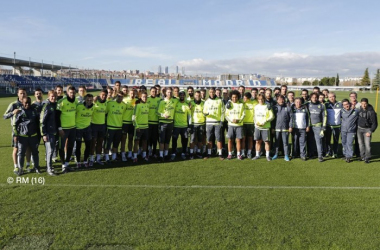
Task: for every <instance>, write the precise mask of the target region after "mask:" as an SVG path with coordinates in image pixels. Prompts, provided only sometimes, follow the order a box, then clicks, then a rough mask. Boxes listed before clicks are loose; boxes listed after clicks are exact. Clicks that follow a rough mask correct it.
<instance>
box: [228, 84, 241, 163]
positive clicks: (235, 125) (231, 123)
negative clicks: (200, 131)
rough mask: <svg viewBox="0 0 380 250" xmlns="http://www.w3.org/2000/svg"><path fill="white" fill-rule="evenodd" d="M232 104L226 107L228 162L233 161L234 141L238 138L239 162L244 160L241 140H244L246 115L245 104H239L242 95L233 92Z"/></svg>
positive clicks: (235, 91)
mask: <svg viewBox="0 0 380 250" xmlns="http://www.w3.org/2000/svg"><path fill="white" fill-rule="evenodd" d="M230 96H231V97H230V98H231V101H232V102H229V103H228V104H227V105H226V119H227V121H228V132H227V133H228V157H227V159H228V160H231V159H232V148H233V140H234V139H235V138H236V152H237V158H238V160H243V157H242V156H241V154H240V150H241V139H243V134H244V131H243V119H244V115H245V111H244V103H239V99H240V93H239V92H238V91H237V90H234V91H231V94H230Z"/></svg>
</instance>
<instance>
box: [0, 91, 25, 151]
mask: <svg viewBox="0 0 380 250" xmlns="http://www.w3.org/2000/svg"><path fill="white" fill-rule="evenodd" d="M21 107H22V103H21V102H20V101H19V99H18V98H17V100H16V101H14V102H12V103H11V104H9V106H8V108H7V110H6V111H5V113H4V115H3V118H4V119H9V118H10V119H11V126H13V119H14V117H13V111H14V110H15V109H21ZM12 147H14V148H17V143H15V139H14V135H13V130H12Z"/></svg>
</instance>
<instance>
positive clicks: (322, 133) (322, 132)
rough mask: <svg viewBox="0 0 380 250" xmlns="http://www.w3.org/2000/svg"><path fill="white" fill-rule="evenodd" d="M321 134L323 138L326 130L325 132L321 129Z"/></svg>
mask: <svg viewBox="0 0 380 250" xmlns="http://www.w3.org/2000/svg"><path fill="white" fill-rule="evenodd" d="M319 136H320V137H321V138H323V136H325V132H324V131H323V130H321V133H319Z"/></svg>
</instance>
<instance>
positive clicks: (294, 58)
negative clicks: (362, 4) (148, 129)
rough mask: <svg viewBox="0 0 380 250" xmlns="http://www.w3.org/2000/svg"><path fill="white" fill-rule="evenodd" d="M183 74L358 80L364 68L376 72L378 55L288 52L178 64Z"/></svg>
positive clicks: (379, 57)
mask: <svg viewBox="0 0 380 250" xmlns="http://www.w3.org/2000/svg"><path fill="white" fill-rule="evenodd" d="M178 66H180V67H185V69H186V73H187V74H195V73H198V74H211V75H214V74H221V73H235V74H248V73H261V74H266V75H271V76H277V75H284V76H295V77H300V76H316V77H318V76H319V77H323V76H335V75H336V74H337V73H339V74H340V76H361V75H363V73H364V70H365V68H367V67H368V68H369V69H370V71H373V72H374V71H375V70H376V69H378V68H380V52H356V53H345V54H340V55H324V56H315V55H305V54H297V53H292V52H281V53H274V54H273V55H270V56H266V57H248V58H235V59H224V60H204V59H202V58H196V59H192V60H186V61H180V62H178Z"/></svg>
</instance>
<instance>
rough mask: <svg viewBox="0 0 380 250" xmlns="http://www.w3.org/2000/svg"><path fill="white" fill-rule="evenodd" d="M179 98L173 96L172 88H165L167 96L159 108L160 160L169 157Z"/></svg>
mask: <svg viewBox="0 0 380 250" xmlns="http://www.w3.org/2000/svg"><path fill="white" fill-rule="evenodd" d="M177 102H178V99H175V98H173V97H172V88H171V87H168V88H166V89H165V98H164V99H163V100H161V101H160V104H159V106H158V109H157V115H158V117H159V125H158V129H159V142H160V157H159V162H163V161H164V157H165V158H166V159H165V160H168V159H169V144H170V139H171V137H172V134H173V121H174V112H175V107H176V105H177Z"/></svg>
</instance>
